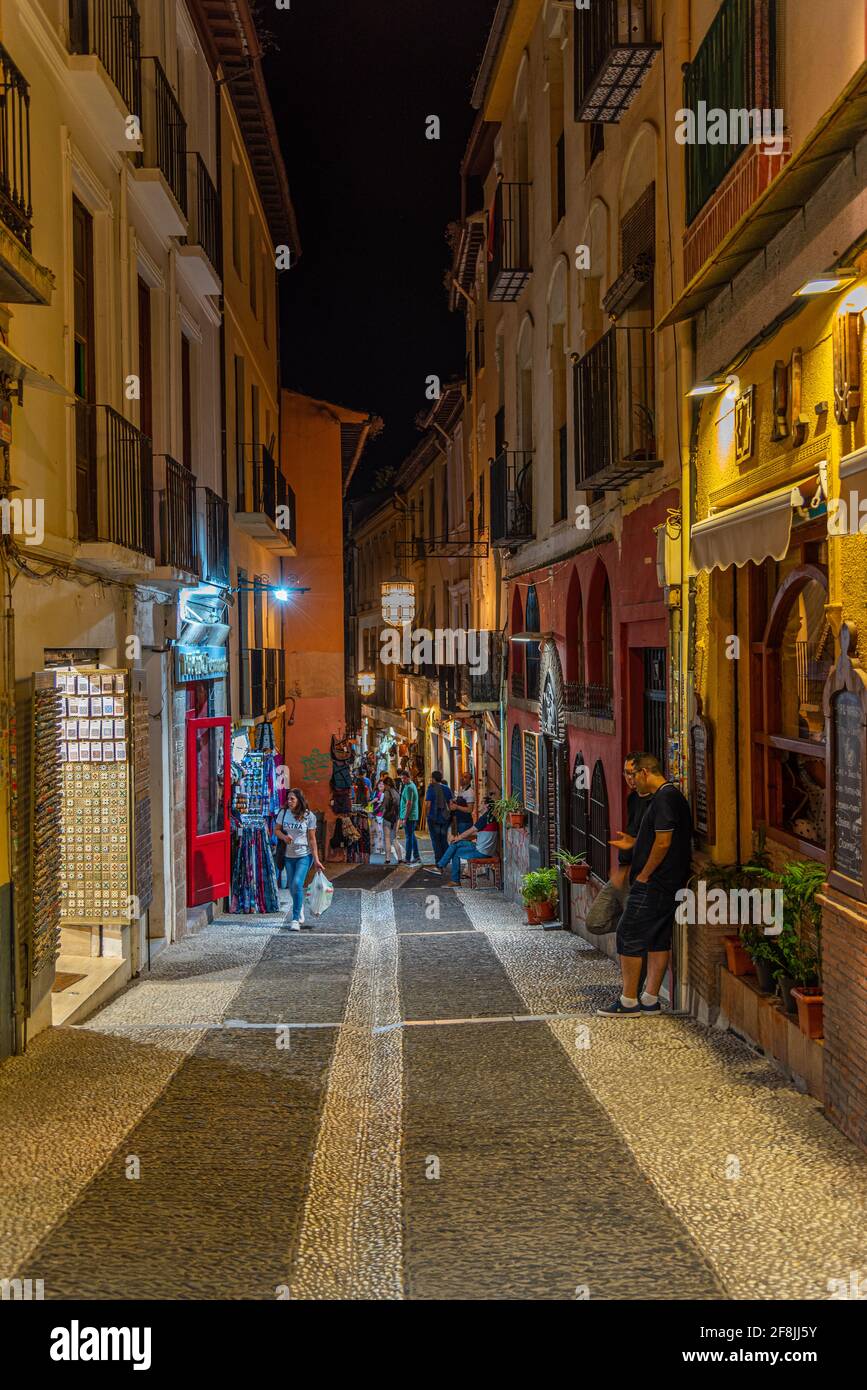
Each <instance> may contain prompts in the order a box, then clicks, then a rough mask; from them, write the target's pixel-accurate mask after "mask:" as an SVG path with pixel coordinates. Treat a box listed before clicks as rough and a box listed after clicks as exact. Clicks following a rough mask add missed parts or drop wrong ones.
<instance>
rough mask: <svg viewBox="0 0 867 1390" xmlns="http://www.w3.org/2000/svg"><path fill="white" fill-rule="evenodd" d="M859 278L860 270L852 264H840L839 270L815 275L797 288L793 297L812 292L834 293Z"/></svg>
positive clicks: (824, 271)
mask: <svg viewBox="0 0 867 1390" xmlns="http://www.w3.org/2000/svg"><path fill="white" fill-rule="evenodd" d="M857 279H858V271H857V270H855V269H854V268H853V267H852V266H840V267H839V269H838V270H823V271H822V273H821V275H814V276H813V277H812V279H810V280H807V281H806V282H805V283H804V284H803V285H802V286H801V288H800V289H799V290H795V293H794V294H793V295H792V298H793V299H798V298H804V297H806V296H808V295H811V294H833V292H834V291H835V290H842V289H845V287H846V286H847V285H851V284H852V282H853V280H857Z"/></svg>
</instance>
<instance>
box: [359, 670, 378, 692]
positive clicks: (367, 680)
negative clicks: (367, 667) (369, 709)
mask: <svg viewBox="0 0 867 1390" xmlns="http://www.w3.org/2000/svg"><path fill="white" fill-rule="evenodd" d="M358 689H359V691H360V693H361V694H362V695H372V694H373V692H374V690H375V689H376V676H375V675H374V674H373V672H372V671H360V672H359V674H358Z"/></svg>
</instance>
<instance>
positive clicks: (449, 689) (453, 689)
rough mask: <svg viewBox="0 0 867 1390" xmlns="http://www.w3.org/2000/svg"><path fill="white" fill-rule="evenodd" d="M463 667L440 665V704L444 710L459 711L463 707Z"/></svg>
mask: <svg viewBox="0 0 867 1390" xmlns="http://www.w3.org/2000/svg"><path fill="white" fill-rule="evenodd" d="M461 673H462V668H460V667H458V666H440V668H439V686H440V690H439V706H440V709H441V710H443V711H452V710H454V711H457V710H459V709H460V708H461V699H460V678H461Z"/></svg>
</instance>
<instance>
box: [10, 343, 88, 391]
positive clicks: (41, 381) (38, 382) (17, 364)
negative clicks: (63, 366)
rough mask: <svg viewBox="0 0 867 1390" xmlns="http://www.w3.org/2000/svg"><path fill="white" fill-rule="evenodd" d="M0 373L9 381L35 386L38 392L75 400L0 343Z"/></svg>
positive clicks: (64, 388) (51, 379)
mask: <svg viewBox="0 0 867 1390" xmlns="http://www.w3.org/2000/svg"><path fill="white" fill-rule="evenodd" d="M0 372H2V373H3V374H4V376H8V377H9V378H10V380H11V381H22V382H23V383H24V385H25V386H35V387H36V388H37V389H38V390H40V391H50V392H51V393H52V394H53V395H55V396H69V397H70V398H71V399H73V400H74V399H75V397H74V395H73V392H72V391H68V390H67V389H66V387H65V386H63V385H61V383H60V382H59V381H57V380H56V379H55V378H54V377H53V376H51V375H50V374H49V373H47V372H40V371H39V369H38V368H37V367H34V366H32V365H31V363H29V362H25V360H24V358H23V357H19V356H18V353H17V352H13V351H12V349H11V347H10V346H9V344H8V343H2V342H0Z"/></svg>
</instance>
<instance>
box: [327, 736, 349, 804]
mask: <svg viewBox="0 0 867 1390" xmlns="http://www.w3.org/2000/svg"><path fill="white" fill-rule="evenodd" d="M331 809H332V810H333V811H334V812H335V814H336V815H338V816H344V815H348V814H349V812H350V810H351V809H352V746H351V744H349V743H348V742H347V741H346V740H345V739H338V738H337V736H336V734H332V735H331Z"/></svg>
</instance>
